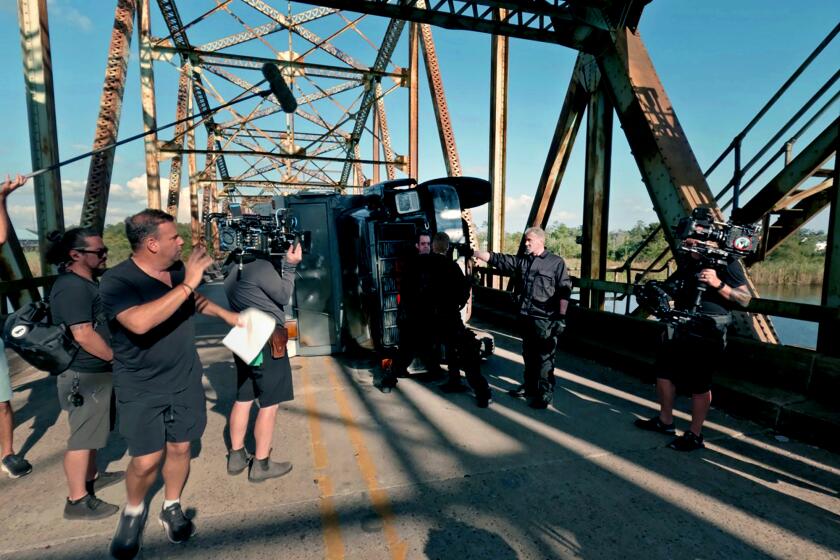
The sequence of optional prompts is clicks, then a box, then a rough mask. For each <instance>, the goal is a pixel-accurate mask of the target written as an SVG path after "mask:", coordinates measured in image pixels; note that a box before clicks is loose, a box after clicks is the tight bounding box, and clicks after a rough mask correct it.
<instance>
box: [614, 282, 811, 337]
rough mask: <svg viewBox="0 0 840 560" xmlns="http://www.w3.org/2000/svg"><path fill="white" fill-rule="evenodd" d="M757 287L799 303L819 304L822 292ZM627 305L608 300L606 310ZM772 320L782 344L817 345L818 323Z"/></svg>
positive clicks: (765, 295)
mask: <svg viewBox="0 0 840 560" xmlns="http://www.w3.org/2000/svg"><path fill="white" fill-rule="evenodd" d="M756 288H757V289H758V293H759V294H761V297H762V298H766V299H776V300H780V301H793V302H797V303H813V304H819V303H820V297H821V294H822V287H821V286H779V285H766V286H762V285H757V286H756ZM625 305H626V302H625V301H624V300H621V301H611V300H608V301H607V303H606V310H607V311H612V312H614V313H624V312H625V309H626V308H625ZM635 307H636V301H635V298H633V297H632V296H631V298H630V309H635ZM772 321H773V325H774V326H775V327H776V333H777V334H778V335H779V340H780V341H781V343H782V344H786V345H789V346H799V347H802V348H811V349H814V348H816V347H817V323H813V322H811V321H797V320H796V319H787V318H785V317H772Z"/></svg>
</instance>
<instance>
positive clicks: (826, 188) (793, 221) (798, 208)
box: [764, 179, 833, 255]
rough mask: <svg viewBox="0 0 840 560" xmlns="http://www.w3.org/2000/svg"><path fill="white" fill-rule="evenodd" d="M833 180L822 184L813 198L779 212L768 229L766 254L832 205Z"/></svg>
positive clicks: (798, 202) (805, 199)
mask: <svg viewBox="0 0 840 560" xmlns="http://www.w3.org/2000/svg"><path fill="white" fill-rule="evenodd" d="M831 185H832V181H831V179H829V180H827V181H823V182H822V183H820V186H821V188H820V189H819V190H815V191H814V192H813V194H811V196H809V197H807V198H803V199H801V200H798V201H797V202H796V204H795V205H794V206H792V207H791V208H784V209H782V210H780V211H779V217H778V219H777V220H776V221H775V222H774V223H773V224H772V225H771V226H770V227H769V228H768V231H767V239H766V241H765V247H764V254H765V255H769V254H770V253H772V252H773V251H775V250H776V249H777V248H778V247H779V245H781V244H782V243H783V242H784V241H785V239H787V238H788V237H790V236H791V235H793V234H794V233H796V232H797V231H798V230H799V229H800V228H801V227H802V226H804V225H805V224H807V223H808V222H809V221H810V220H811V218H813V217H814V216H816V215H817V214H819V213H820V212H821V211H822V210H823V209H824V208H825V207H826V206H828V205H829V204H831V198H832V196H833V193H832V192H831V191H832V189H831Z"/></svg>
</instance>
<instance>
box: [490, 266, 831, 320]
mask: <svg viewBox="0 0 840 560" xmlns="http://www.w3.org/2000/svg"><path fill="white" fill-rule="evenodd" d="M480 270H481V272H482V276H483V278H484V280H483V282H482V287H484V288H487V289H492V288H491V285H492V282H490V281H489V280H490V278H492V277H497V278H510V276H509V275H507V274H503V273H500V272H498V271H494V270H485V269H483V268H482V269H480ZM572 284H573V285H574V287H576V288H584V289H588V290H596V291H600V292H605V293H611V294H620V295H621V296H622V297H623V296H629V295H631V294H632V293H633V284H628V283H625V282H611V281H609V280H593V279H590V278H577V277H574V276H573V277H572ZM503 285H504V283H503ZM498 291H504V290H498ZM744 311H747V312H749V313H760V314H762V315H772V316H774V317H785V318H788V319H798V320H800V321H812V322H822V321H836V320H840V309H837V308H832V307H823V306H822V305H815V304H812V303H797V302H792V301H781V300H776V299H763V298H753V299H752V300H750V304H749V306H747V308H746V309H745V310H744Z"/></svg>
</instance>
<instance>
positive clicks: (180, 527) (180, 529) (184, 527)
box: [159, 502, 196, 544]
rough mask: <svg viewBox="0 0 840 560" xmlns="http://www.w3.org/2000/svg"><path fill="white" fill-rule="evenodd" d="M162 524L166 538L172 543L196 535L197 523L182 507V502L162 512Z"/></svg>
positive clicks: (183, 540)
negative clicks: (185, 513)
mask: <svg viewBox="0 0 840 560" xmlns="http://www.w3.org/2000/svg"><path fill="white" fill-rule="evenodd" d="M159 520H160V525H161V527H163V530H164V531H165V532H166V538H167V539H169V542H171V543H175V544H178V543H182V542H186V541H187V540H189V538H190V537H191V536H193V535H195V531H196V528H195V523H193V522H192V520H190V519H189V518H188V517H187V516H186V515H184V511H183V510H182V509H181V504H180V502H179V503H176V504H172V505H171V506H169V507H168V508H164V509H162V510H161V512H160V518H159Z"/></svg>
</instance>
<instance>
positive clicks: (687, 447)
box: [668, 430, 706, 451]
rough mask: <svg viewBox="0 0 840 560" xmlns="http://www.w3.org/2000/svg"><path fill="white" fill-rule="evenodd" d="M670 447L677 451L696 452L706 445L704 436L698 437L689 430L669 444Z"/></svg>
mask: <svg viewBox="0 0 840 560" xmlns="http://www.w3.org/2000/svg"><path fill="white" fill-rule="evenodd" d="M668 447H670V448H671V449H675V450H677V451H694V450H695V449H703V448H704V447H706V445H705V444H704V443H703V436H702V435H699V436H698V435H696V434H695V433H694V432H692V431H691V430H689V431H687V432H683V435H681V436H680V437H678V438H677V439H675V440H674V441H672V442H671V443H669V444H668Z"/></svg>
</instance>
